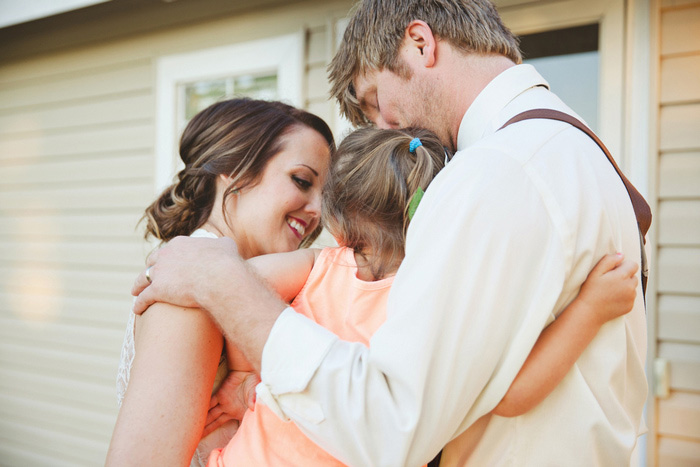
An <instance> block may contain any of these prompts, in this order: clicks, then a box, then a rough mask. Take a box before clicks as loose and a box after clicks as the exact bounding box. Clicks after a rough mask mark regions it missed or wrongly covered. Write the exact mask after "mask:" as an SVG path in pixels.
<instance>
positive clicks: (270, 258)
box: [247, 248, 321, 303]
mask: <svg viewBox="0 0 700 467" xmlns="http://www.w3.org/2000/svg"><path fill="white" fill-rule="evenodd" d="M320 252H321V250H319V249H316V248H307V249H303V250H295V251H290V252H287V253H274V254H271V255H262V256H256V257H255V258H250V259H249V260H248V261H247V262H248V264H249V265H251V266H252V267H253V269H254V270H255V272H256V273H257V274H258V276H260V277H261V278H263V279H264V280H265V282H267V284H268V285H269V286H270V287H271V288H272V289H273V290H275V291H276V292H277V293H278V294H279V296H280V297H282V300H284V301H285V302H287V303H290V302H291V301H292V300H294V297H296V296H297V295H298V294H299V292H300V291H301V288H302V287H303V286H304V284H305V283H306V279H308V277H309V274H310V273H311V269H312V268H313V266H314V261H315V260H316V258H317V257H318V254H319V253H320Z"/></svg>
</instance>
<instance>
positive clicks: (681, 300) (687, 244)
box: [653, 0, 700, 467]
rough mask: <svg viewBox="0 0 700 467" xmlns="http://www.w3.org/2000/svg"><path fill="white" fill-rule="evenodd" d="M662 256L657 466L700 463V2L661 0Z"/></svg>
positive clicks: (659, 263) (659, 271)
mask: <svg viewBox="0 0 700 467" xmlns="http://www.w3.org/2000/svg"><path fill="white" fill-rule="evenodd" d="M660 16H661V24H660V26H661V29H660V39H661V47H660V57H659V58H660V69H659V79H658V81H659V90H660V93H659V103H660V110H659V115H658V121H659V159H658V171H657V174H658V204H657V212H656V220H655V223H656V225H657V234H658V235H657V236H658V238H657V241H658V250H657V255H656V263H657V264H656V268H655V271H656V274H657V275H658V278H657V281H656V284H657V289H658V290H657V291H658V293H659V295H658V300H657V314H656V317H657V329H656V336H657V356H658V357H660V358H664V359H666V360H667V361H668V363H669V369H670V372H669V379H670V380H669V383H670V388H671V396H670V397H669V398H668V399H659V400H658V402H657V404H656V408H657V411H656V417H655V418H656V423H655V425H656V426H655V427H653V429H654V433H655V435H656V436H655V438H654V442H655V443H657V449H656V452H657V459H658V465H660V466H662V467H665V466H674V467H675V466H683V465H700V32H699V31H700V1H697V0H692V1H689V0H662V1H661V11H660Z"/></svg>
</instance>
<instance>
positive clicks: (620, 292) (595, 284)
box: [579, 253, 639, 325]
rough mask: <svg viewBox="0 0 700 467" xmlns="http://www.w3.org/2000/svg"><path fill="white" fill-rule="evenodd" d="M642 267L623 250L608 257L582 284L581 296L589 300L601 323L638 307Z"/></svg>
mask: <svg viewBox="0 0 700 467" xmlns="http://www.w3.org/2000/svg"><path fill="white" fill-rule="evenodd" d="M638 269H639V266H638V265H637V263H635V262H634V261H628V260H625V259H624V256H623V255H622V253H617V254H613V255H606V256H604V257H603V258H602V259H601V260H600V261H599V262H598V264H596V265H595V267H594V268H593V270H592V271H591V272H590V274H588V277H587V278H586V281H585V282H584V283H583V285H581V291H580V292H579V298H580V299H581V300H582V301H584V302H586V304H587V305H588V308H589V309H590V310H591V313H593V318H594V319H595V320H596V321H597V322H598V324H600V325H603V324H604V323H606V322H608V321H610V320H612V319H615V318H618V317H620V316H622V315H624V314H626V313H628V312H629V311H630V310H632V307H633V306H634V300H635V298H636V296H637V285H638V284H639V279H638V278H637V276H636V273H637V270H638Z"/></svg>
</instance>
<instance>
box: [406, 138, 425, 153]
mask: <svg viewBox="0 0 700 467" xmlns="http://www.w3.org/2000/svg"><path fill="white" fill-rule="evenodd" d="M418 146H423V143H421V140H420V138H413V139H412V140H411V144H409V145H408V150H409V151H410V152H416V148H417V147H418Z"/></svg>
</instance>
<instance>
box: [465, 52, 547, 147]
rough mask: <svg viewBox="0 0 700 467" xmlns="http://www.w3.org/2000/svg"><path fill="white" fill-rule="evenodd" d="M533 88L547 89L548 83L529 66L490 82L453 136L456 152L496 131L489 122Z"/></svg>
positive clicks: (511, 69) (509, 70)
mask: <svg viewBox="0 0 700 467" xmlns="http://www.w3.org/2000/svg"><path fill="white" fill-rule="evenodd" d="M536 86H545V87H546V88H548V89H549V83H547V81H545V79H544V78H543V77H542V76H541V75H540V74H539V73H537V71H536V70H535V68H534V67H533V66H532V65H516V66H513V67H510V68H508V69H507V70H505V71H503V72H502V73H501V74H499V75H498V76H496V77H495V78H494V79H493V80H491V82H490V83H489V84H487V85H486V87H485V88H484V89H483V90H482V91H481V92H480V93H479V95H478V96H476V99H474V102H472V105H470V106H469V108H468V109H467V112H466V113H465V114H464V117H462V123H460V125H459V132H458V133H457V150H458V151H461V150H464V149H466V148H467V147H469V146H471V145H472V144H474V143H475V142H476V141H478V140H480V139H481V138H483V137H484V136H485V135H486V133H487V132H489V133H492V132H495V131H496V130H498V128H495V127H494V123H493V122H494V119H495V118H496V117H497V116H498V114H499V113H500V112H501V111H502V110H503V108H504V107H505V106H506V105H508V104H509V103H510V102H511V101H512V100H513V99H515V98H516V97H518V96H519V95H520V94H522V93H523V92H525V91H527V90H528V89H532V88H533V87H536ZM503 123H505V121H504V122H503Z"/></svg>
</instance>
